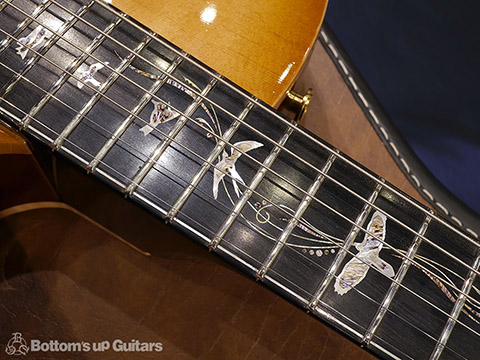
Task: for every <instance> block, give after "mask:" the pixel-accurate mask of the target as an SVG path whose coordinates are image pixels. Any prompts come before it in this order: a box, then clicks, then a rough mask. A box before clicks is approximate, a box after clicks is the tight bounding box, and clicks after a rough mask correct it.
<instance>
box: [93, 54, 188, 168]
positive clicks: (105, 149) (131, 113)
mask: <svg viewBox="0 0 480 360" xmlns="http://www.w3.org/2000/svg"><path fill="white" fill-rule="evenodd" d="M182 60H183V58H182V57H179V56H178V57H177V58H176V59H175V60H174V61H173V62H172V63H171V64H170V65H169V67H168V69H167V72H168V73H172V72H173V71H174V70H175V69H176V68H177V67H178V66H179V65H180V63H181V62H182ZM167 80H168V77H167V76H162V78H160V79H158V80H157V81H155V82H154V83H153V85H152V86H151V87H150V89H149V92H147V93H145V94H144V95H143V97H142V99H141V100H140V102H139V103H138V104H137V106H135V108H134V109H133V110H132V111H129V115H128V117H127V118H126V119H125V120H124V121H123V122H122V123H121V124H120V125H119V126H118V127H117V129H115V132H114V133H113V134H112V135H111V136H110V137H109V138H108V140H107V142H106V143H105V144H104V145H103V146H102V148H101V149H100V150H99V151H98V152H97V154H96V155H95V158H94V159H93V160H92V161H91V162H90V163H89V164H88V166H87V171H88V172H94V171H95V169H96V168H97V166H98V164H99V163H100V162H101V160H102V159H103V158H104V157H105V156H106V155H107V153H108V152H109V151H110V150H111V149H112V147H113V146H114V145H115V143H116V142H117V141H118V139H119V138H120V137H121V136H122V135H123V133H125V131H126V130H127V128H128V127H129V126H130V124H131V123H132V122H133V121H134V120H135V119H136V118H139V114H140V112H141V111H142V110H143V108H144V107H145V106H146V105H147V104H148V103H149V102H150V100H151V99H152V95H150V94H154V93H156V92H157V91H158V90H160V88H161V87H162V86H163V85H164V84H165V83H166V81H167Z"/></svg>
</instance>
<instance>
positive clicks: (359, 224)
mask: <svg viewBox="0 0 480 360" xmlns="http://www.w3.org/2000/svg"><path fill="white" fill-rule="evenodd" d="M381 189H382V186H381V185H377V186H376V187H375V190H374V191H373V193H372V194H371V195H370V197H369V198H368V203H366V204H365V205H364V207H363V209H362V211H361V213H360V214H359V215H358V216H357V218H356V220H355V224H354V225H353V227H352V229H351V230H350V233H349V234H348V236H347V238H346V239H345V242H344V244H343V246H342V248H341V249H340V250H339V252H338V253H337V256H336V257H335V260H334V261H333V262H332V264H331V265H330V268H329V269H328V272H327V275H325V278H324V279H323V281H322V283H321V284H320V286H319V287H318V289H317V290H316V291H315V294H314V296H313V298H312V300H311V301H310V303H309V305H308V309H310V310H314V309H315V308H316V307H317V306H318V303H319V301H320V299H321V298H322V296H323V294H324V293H325V290H326V289H327V287H328V286H329V285H330V283H331V282H332V280H333V279H334V278H335V274H336V273H337V271H338V269H339V268H340V265H341V263H342V261H343V259H344V258H345V256H346V255H347V251H348V249H350V247H351V246H352V244H353V242H354V241H355V239H356V238H357V236H358V233H359V232H360V230H361V229H362V228H363V225H364V224H365V221H366V220H367V217H368V215H369V214H370V212H371V210H372V206H371V205H369V204H373V203H374V202H375V200H376V199H377V197H378V195H379V193H380V191H381Z"/></svg>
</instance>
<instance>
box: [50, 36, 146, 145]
mask: <svg viewBox="0 0 480 360" xmlns="http://www.w3.org/2000/svg"><path fill="white" fill-rule="evenodd" d="M150 41H151V37H146V38H145V39H144V40H143V41H142V42H141V43H140V44H138V45H137V47H136V48H135V50H134V52H140V51H142V50H143V49H144V48H145V47H146V46H147V45H148V44H149V43H150ZM134 59H135V55H134V54H133V53H131V54H130V55H128V56H127V57H126V58H125V59H123V60H122V62H121V63H120V65H118V67H117V68H116V69H115V70H114V71H113V72H112V73H111V74H110V75H109V77H108V78H107V79H106V80H105V82H103V83H102V84H101V85H100V87H99V88H98V91H97V92H95V94H94V95H93V96H92V97H91V98H90V100H89V101H88V102H87V103H86V104H85V105H84V106H83V107H82V109H81V110H80V111H79V112H78V114H77V115H76V116H75V117H74V118H73V119H72V120H71V121H70V123H69V124H68V125H67V126H66V127H65V129H63V131H62V132H61V134H60V135H59V136H58V137H57V138H56V139H55V141H54V142H53V143H52V148H54V149H55V150H59V149H60V148H61V147H62V145H63V143H64V141H65V139H66V138H67V137H68V136H69V135H70V134H71V133H72V132H73V130H75V128H76V127H77V125H78V124H79V123H80V121H82V119H83V118H84V117H85V115H86V114H87V113H88V112H89V111H90V110H91V109H92V108H93V106H94V105H95V104H96V103H97V102H98V101H99V100H100V99H101V98H102V96H104V94H105V93H106V91H107V90H108V89H109V88H110V87H111V86H112V85H113V84H114V83H115V81H116V80H117V79H118V77H119V76H120V73H122V72H123V71H124V70H125V69H127V68H128V66H129V65H130V64H131V63H132V62H133V60H134Z"/></svg>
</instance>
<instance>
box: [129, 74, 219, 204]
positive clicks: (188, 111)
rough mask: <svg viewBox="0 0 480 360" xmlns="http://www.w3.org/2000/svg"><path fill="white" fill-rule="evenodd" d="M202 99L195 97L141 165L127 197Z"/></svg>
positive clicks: (213, 82) (206, 92)
mask: <svg viewBox="0 0 480 360" xmlns="http://www.w3.org/2000/svg"><path fill="white" fill-rule="evenodd" d="M216 83H217V80H216V79H212V80H211V81H210V82H209V84H208V85H207V86H206V87H205V88H204V89H203V91H202V92H201V95H202V96H206V95H207V94H208V93H209V92H210V90H211V89H212V88H213V87H214V86H215V84H216ZM202 101H203V98H202V97H201V96H197V97H196V98H195V100H194V101H193V102H192V103H191V104H190V105H189V106H188V108H187V109H186V110H185V112H184V115H182V116H181V117H180V119H179V120H178V121H177V122H176V124H175V126H174V127H173V128H172V129H171V130H170V131H169V133H168V135H167V138H166V139H164V140H163V141H162V142H161V143H160V144H159V145H158V146H157V147H156V148H155V150H154V151H153V153H152V154H151V155H150V156H149V157H148V160H147V161H146V162H145V163H144V164H143V166H142V167H141V168H140V170H139V171H138V172H137V174H136V175H135V176H134V178H133V179H132V181H131V182H130V184H128V186H126V187H125V189H124V192H125V194H127V195H128V196H132V195H133V193H134V192H135V190H136V189H137V187H138V185H139V184H140V183H141V182H142V180H143V179H144V178H145V176H147V174H148V172H149V171H150V170H151V169H152V167H153V166H154V165H155V164H156V163H157V161H158V159H159V158H160V157H161V156H162V154H163V153H164V152H165V150H166V149H167V148H168V147H169V146H170V144H171V143H172V140H173V139H174V138H175V137H176V136H177V135H178V133H179V132H180V130H182V128H183V127H184V126H185V125H186V124H187V122H188V120H189V118H190V117H191V116H192V115H193V114H194V113H195V111H196V110H197V108H198V107H199V106H200V104H201V102H202Z"/></svg>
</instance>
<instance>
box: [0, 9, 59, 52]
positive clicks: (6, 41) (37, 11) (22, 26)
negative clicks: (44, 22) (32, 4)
mask: <svg viewBox="0 0 480 360" xmlns="http://www.w3.org/2000/svg"><path fill="white" fill-rule="evenodd" d="M11 1H13V0H9V1H7V2H5V3H3V4H2V7H1V9H0V11H3V9H4V7H6V6H7V5H9V3H10V2H11ZM51 4H52V2H51V1H50V0H44V1H43V2H42V3H40V4H39V5H38V6H37V7H36V8H35V9H34V10H33V11H32V14H31V16H32V18H37V17H38V16H39V15H40V14H42V13H43V11H44V10H45V9H47V8H48V7H49V6H50V5H51ZM32 22H33V19H31V18H25V19H24V20H23V21H22V22H21V23H19V24H18V25H17V27H16V28H15V30H14V31H13V32H12V36H17V35H19V34H20V33H21V32H22V31H23V30H25V29H26V28H27V27H28V26H29V25H30V24H31V23H32ZM11 42H12V39H11V38H8V39H4V40H2V42H0V54H1V53H2V52H3V51H5V49H7V48H8V46H9V45H10V44H11Z"/></svg>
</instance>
